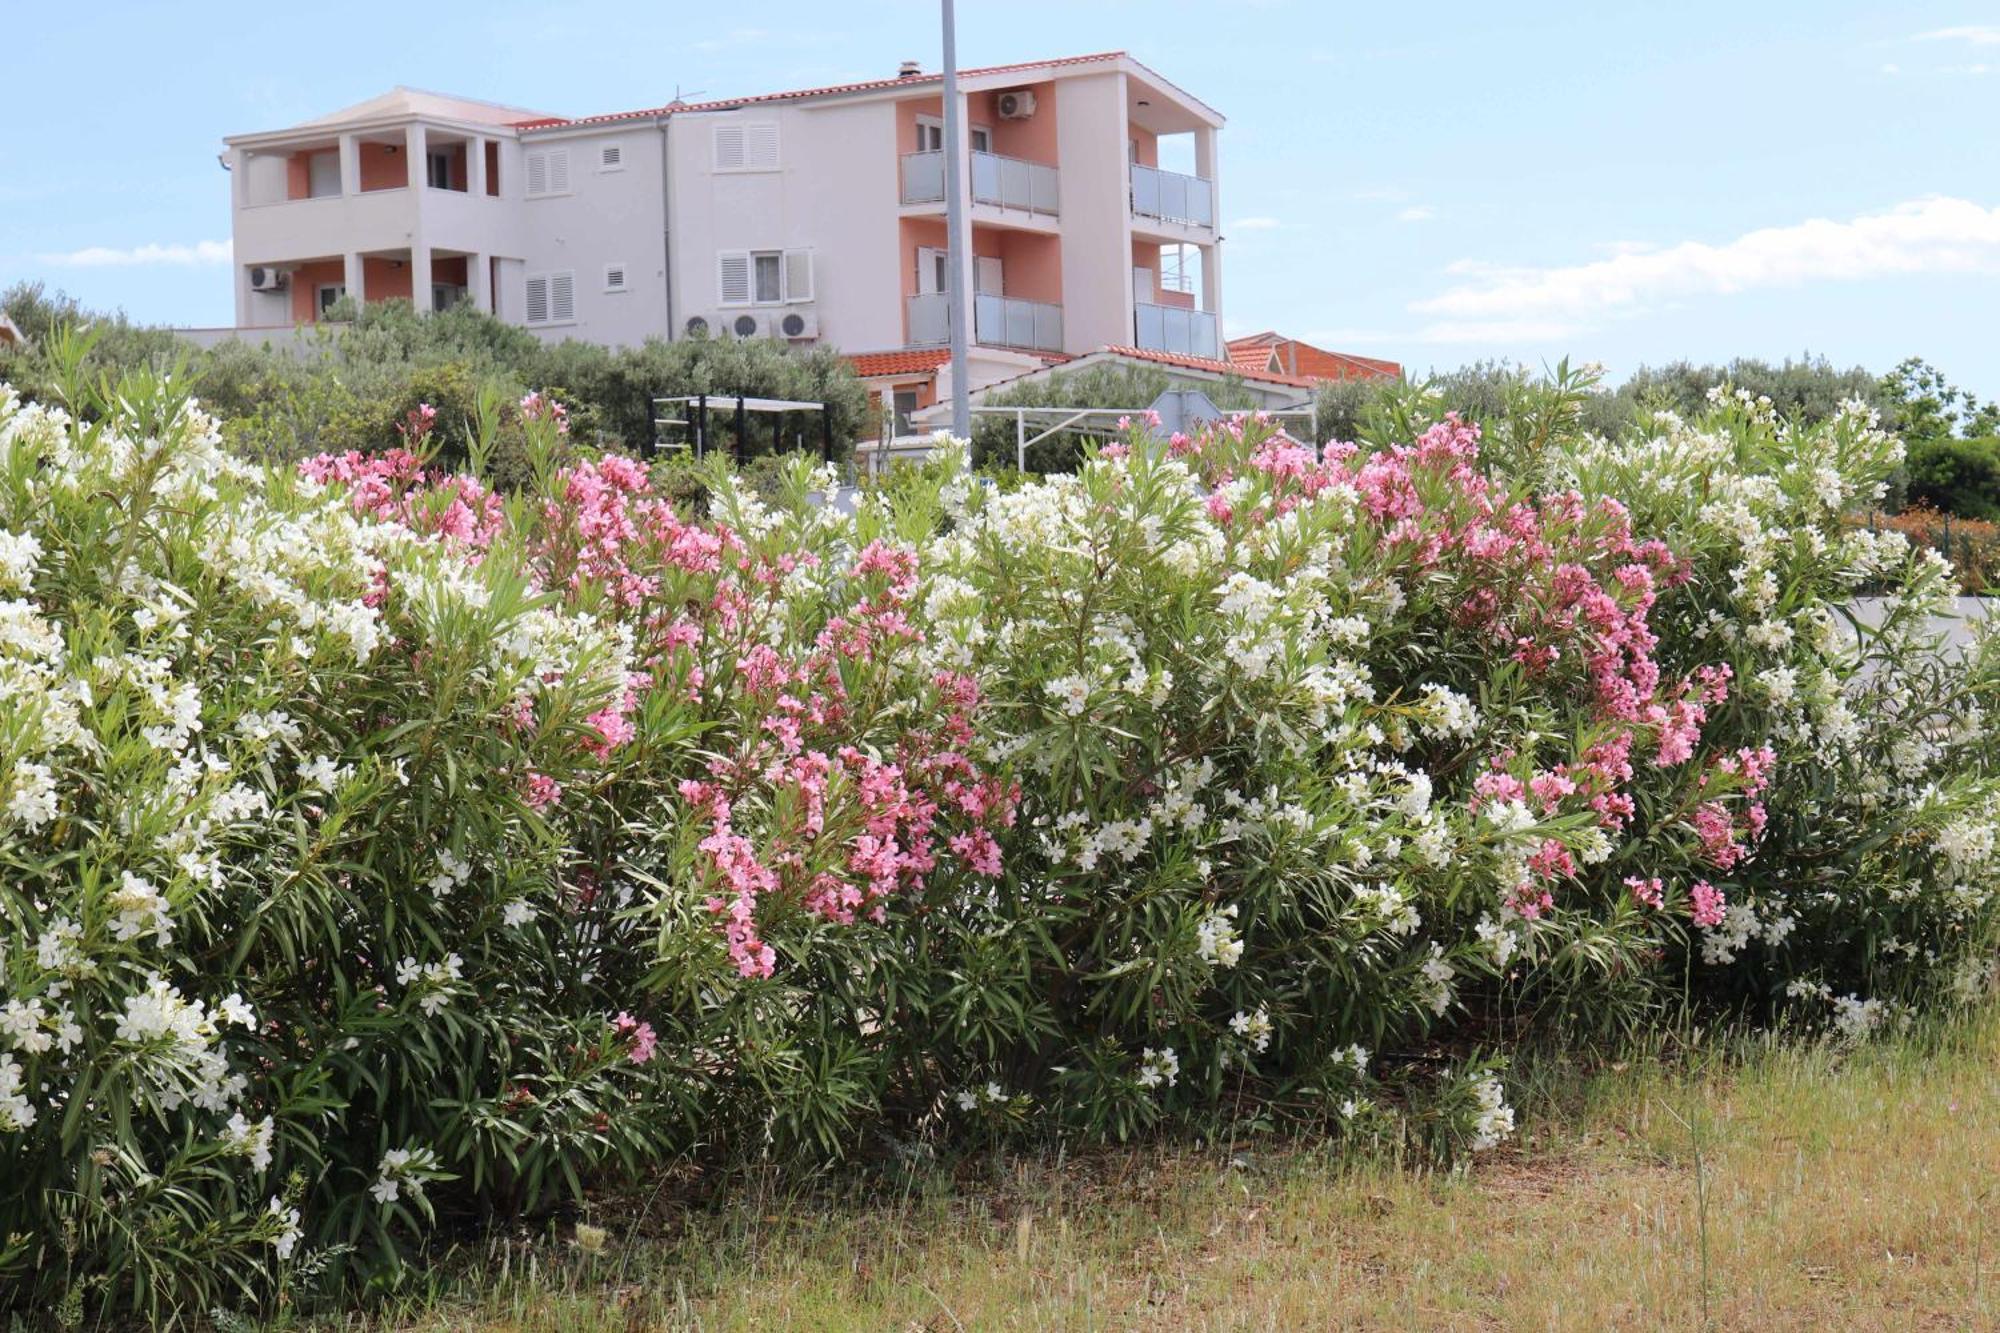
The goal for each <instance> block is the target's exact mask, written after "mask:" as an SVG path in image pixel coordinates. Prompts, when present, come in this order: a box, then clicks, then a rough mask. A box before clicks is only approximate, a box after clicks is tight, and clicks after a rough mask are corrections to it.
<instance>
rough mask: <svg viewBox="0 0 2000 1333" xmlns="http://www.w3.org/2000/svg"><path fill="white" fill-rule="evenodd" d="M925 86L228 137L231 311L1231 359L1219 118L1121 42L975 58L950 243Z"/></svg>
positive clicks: (465, 105) (964, 85)
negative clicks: (358, 304)
mask: <svg viewBox="0 0 2000 1333" xmlns="http://www.w3.org/2000/svg"><path fill="white" fill-rule="evenodd" d="M942 83H943V81H942V77H941V76H940V75H938V74H935V73H925V72H923V71H922V70H920V69H919V68H918V67H917V66H916V65H915V64H913V63H906V64H905V65H904V66H903V67H902V69H901V70H900V71H899V72H898V73H897V74H896V75H895V76H894V77H888V78H883V79H879V80H874V81H870V82H865V83H852V84H845V85H840V86H836V87H825V88H809V89H800V90H796V91H791V92H780V93H768V94H763V95H759V96H753V97H743V98H737V99H733V100H721V101H703V102H679V101H677V102H673V103H670V104H668V105H666V106H660V107H653V108H649V109H645V110H639V111H627V112H618V113H613V114H608V115H596V116H585V117H582V118H578V119H564V118H561V117H557V116H550V115H544V114H539V113H537V112H534V111H531V110H527V109H524V108H519V107H505V106H496V105H493V104H490V103H485V102H479V101H473V100H468V99H464V98H457V97H446V96H441V95H438V94H434V93H425V92H420V91H416V90H412V89H406V88H398V89H395V90H393V91H391V92H389V93H386V94H384V95H382V96H380V97H377V98H374V99H372V100H370V101H367V102H363V103H361V104H360V105H358V106H354V107H349V108H348V109H346V110H344V111H340V112H337V113H335V114H333V115H330V116H326V117H323V118H321V119H318V120H313V121H308V122H306V123H305V124H302V125H296V126H293V127H291V128H289V129H284V130H275V131H270V132H266V133H258V134H243V135H234V136H231V137H229V138H228V139H226V140H225V141H224V142H225V144H226V147H227V151H226V153H225V155H224V161H225V163H226V165H227V166H228V167H229V169H230V174H231V182H232V191H233V209H232V214H233V235H234V241H235V263H234V274H235V283H236V322H237V324H238V325H239V326H241V327H244V328H260V327H263V328H269V327H288V326H290V325H293V324H296V323H310V322H313V321H316V320H318V319H319V318H320V317H321V316H322V315H323V314H324V313H325V312H326V311H327V310H328V309H329V308H330V307H331V306H332V305H333V303H334V302H335V301H336V300H338V299H339V298H340V297H342V296H349V297H353V298H356V299H358V300H380V299H387V298H392V297H402V298H404V299H411V300H414V301H416V303H417V304H418V305H419V306H420V307H424V308H431V309H436V308H441V307H443V306H445V305H447V304H449V303H452V302H457V301H469V302H472V303H473V304H475V305H476V306H478V307H479V308H480V309H482V310H487V311H490V312H492V313H493V314H495V315H497V316H499V317H500V318H502V319H505V320H507V321H509V322H510V323H514V324H519V325H521V326H523V327H525V328H528V329H531V330H533V331H534V332H536V333H537V334H539V335H541V336H542V337H544V338H547V339H550V340H556V341H559V340H561V339H564V338H579V339H585V340H589V341H593V342H602V343H608V344H634V343H638V342H641V341H643V340H645V339H647V338H649V337H665V338H678V337H686V336H690V335H695V334H700V335H707V336H754V337H777V338H783V339H787V340H789V341H791V342H794V343H798V344H812V343H815V342H821V343H827V344H830V345H832V346H836V347H838V348H840V349H841V350H842V351H844V352H848V353H850V354H855V355H856V356H857V364H860V365H863V366H864V367H866V366H868V365H870V364H871V360H870V358H872V362H873V363H876V364H885V365H892V366H894V367H895V370H894V371H893V377H892V381H893V382H892V381H891V380H885V381H884V383H885V385H886V386H888V387H891V388H892V389H893V390H894V391H896V392H897V393H898V395H899V396H898V397H897V400H896V406H897V407H898V408H899V409H901V408H903V407H905V406H906V405H907V406H908V407H910V408H911V409H914V408H915V407H918V406H921V405H924V404H926V403H929V402H931V401H935V399H936V398H937V397H938V395H939V392H940V390H942V391H943V392H944V393H945V394H946V395H947V396H948V395H949V393H950V387H949V385H948V384H943V385H941V384H940V383H939V382H938V381H939V379H940V377H942V376H945V375H947V374H948V370H947V368H945V366H944V358H943V357H942V356H941V355H939V354H938V353H937V351H936V349H939V348H942V347H943V346H944V345H945V344H946V343H947V342H948V341H949V339H950V332H951V321H952V320H954V319H958V320H961V321H963V322H964V324H965V326H966V331H967V340H968V345H969V346H970V348H971V356H970V358H969V360H968V371H969V375H970V378H971V380H972V387H974V388H975V389H976V388H978V387H980V386H981V385H983V384H986V383H991V382H994V381H997V380H1000V379H1008V378H1013V377H1016V376H1018V375H1020V374H1022V373H1023V372H1024V371H1028V370H1032V369H1036V368H1039V367H1040V366H1042V365H1045V364H1047V363H1048V362H1049V361H1051V360H1056V359H1060V358H1063V357H1068V356H1080V355H1084V354H1087V353H1091V352H1095V351H1098V350H1100V349H1103V348H1106V347H1136V348H1140V349H1145V350H1149V351H1152V352H1155V353H1159V354H1165V355H1173V356H1181V357H1187V358H1191V359H1195V360H1200V361H1203V362H1212V361H1216V360H1217V359H1219V358H1221V357H1223V356H1225V355H1226V352H1225V349H1224V346H1223V343H1222V340H1221V308H1222V266H1221V240H1222V238H1221V234H1220V232H1219V230H1218V225H1217V220H1218V216H1219V214H1218V212H1217V183H1218V174H1219V162H1218V156H1217V138H1218V132H1219V131H1220V129H1221V128H1222V124H1223V120H1222V117H1221V116H1220V115H1219V114H1217V113H1216V112H1215V111H1214V110H1213V109H1211V108H1210V107H1208V106H1207V105H1206V104H1204V103H1203V102H1201V101H1200V100H1199V99H1197V98H1195V97H1193V96H1191V95H1190V94H1188V93H1186V92H1183V91H1182V90H1180V89H1179V88H1176V87H1175V86H1174V85H1173V84H1172V83H1170V82H1168V81H1167V80H1166V79H1164V78H1162V77H1161V76H1160V75H1158V74H1156V73H1154V72H1153V71H1151V70H1149V69H1147V68H1146V67H1145V66H1144V65H1142V64H1140V63H1139V62H1138V61H1136V60H1134V59H1132V57H1131V56H1129V55H1127V54H1125V53H1123V52H1108V53H1104V54H1099V55H1087V56H1073V57H1067V58H1062V59H1053V60H1046V61H1036V62H1029V63H1023V64H1014V65H1003V66H994V67H991V68H984V69H970V70H965V71H963V72H962V73H961V74H960V76H959V80H958V94H959V98H960V101H961V103H962V110H963V113H964V123H965V124H966V126H967V131H968V139H969V142H968V144H967V150H968V155H967V159H966V162H965V170H964V171H963V172H961V180H962V189H963V191H964V197H965V204H966V211H967V216H968V218H969V221H970V230H971V246H970V251H971V253H970V254H968V255H965V256H962V257H961V256H956V255H953V254H951V253H949V251H948V247H947V245H946V236H945V221H944V215H945V170H944V151H943V150H944V142H943V139H944V136H943V98H942V94H943V87H942ZM1163 155H1164V156H1165V158H1166V159H1167V160H1170V161H1172V162H1173V163H1174V164H1175V165H1179V166H1185V167H1188V168H1190V169H1189V170H1185V171H1174V170H1167V169H1164V168H1163V167H1162V165H1161V163H1162V161H1163ZM953 263H963V264H965V265H966V266H967V272H966V275H965V276H966V284H965V289H966V290H967V291H969V292H971V293H973V296H972V299H971V301H970V302H969V303H968V304H969V308H968V309H966V310H963V311H954V310H952V309H951V308H950V302H949V299H948V297H947V296H946V291H947V290H948V288H949V285H950V284H949V281H948V279H949V268H948V265H950V264H953ZM884 358H888V359H887V360H884ZM905 399H907V400H908V401H907V403H906V402H905Z"/></svg>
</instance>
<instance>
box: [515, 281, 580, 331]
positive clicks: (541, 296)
mask: <svg viewBox="0 0 2000 1333" xmlns="http://www.w3.org/2000/svg"><path fill="white" fill-rule="evenodd" d="M527 307H528V323H530V324H572V323H575V322H576V274H574V273H570V272H564V273H530V274H529V275H528V300H527Z"/></svg>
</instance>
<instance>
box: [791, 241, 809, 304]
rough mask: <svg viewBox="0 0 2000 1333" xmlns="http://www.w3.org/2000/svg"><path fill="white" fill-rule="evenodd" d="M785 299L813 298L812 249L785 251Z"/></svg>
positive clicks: (800, 299)
mask: <svg viewBox="0 0 2000 1333" xmlns="http://www.w3.org/2000/svg"><path fill="white" fill-rule="evenodd" d="M785 299H786V300H787V301H810V300H812V299H813V252H812V251H810V250H787V251H785Z"/></svg>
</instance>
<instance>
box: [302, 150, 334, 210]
mask: <svg viewBox="0 0 2000 1333" xmlns="http://www.w3.org/2000/svg"><path fill="white" fill-rule="evenodd" d="M339 193H340V150H339V149H337V148H329V149H327V150H326V151H325V152H321V153H314V154H312V155H311V156H309V157H307V158H306V195H307V197H309V198H312V199H325V198H328V197H329V196H332V195H336V194H339Z"/></svg>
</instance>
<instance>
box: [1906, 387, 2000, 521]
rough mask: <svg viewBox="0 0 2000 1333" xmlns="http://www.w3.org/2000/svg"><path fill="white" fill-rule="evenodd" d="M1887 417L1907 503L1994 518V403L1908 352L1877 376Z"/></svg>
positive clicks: (1997, 471)
mask: <svg viewBox="0 0 2000 1333" xmlns="http://www.w3.org/2000/svg"><path fill="white" fill-rule="evenodd" d="M1881 391H1882V395H1883V397H1884V398H1885V399H1886V400H1887V402H1888V409H1887V411H1886V412H1885V416H1887V418H1888V420H1889V424H1890V425H1891V426H1892V427H1893V428H1894V429H1896V430H1897V431H1898V433H1900V434H1901V435H1902V437H1903V443H1904V446H1905V448H1906V449H1907V450H1908V455H1907V457H1906V458H1905V460H1904V464H1903V477H1902V486H1901V489H1902V492H1903V496H1904V499H1905V502H1906V503H1908V504H1909V505H1911V506H1913V507H1921V508H1926V509H1936V510H1939V511H1940V512H1942V513H1946V514H1955V515H1959V516H1962V517H1965V518H1983V519H1989V520H1992V519H2000V438H1996V437H2000V403H1982V402H1980V401H1979V399H1978V397H1977V396H1975V395H1974V394H1972V393H1970V392H1968V391H1967V390H1964V389H1961V388H1959V387H1958V386H1957V385H1955V384H1953V383H1951V382H1950V381H1949V380H1947V379H1945V377H1944V374H1943V373H1942V372H1941V371H1939V370H1938V368H1937V367H1935V366H1933V365H1931V364H1930V363H1929V362H1927V361H1924V360H1923V359H1921V358H1919V357H1910V358H1909V359H1908V360H1906V361H1904V362H1903V363H1902V364H1900V365H1898V366H1897V367H1896V368H1895V369H1894V370H1892V371H1890V372H1889V373H1888V374H1887V375H1884V376H1883V377H1882V384H1881Z"/></svg>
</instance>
